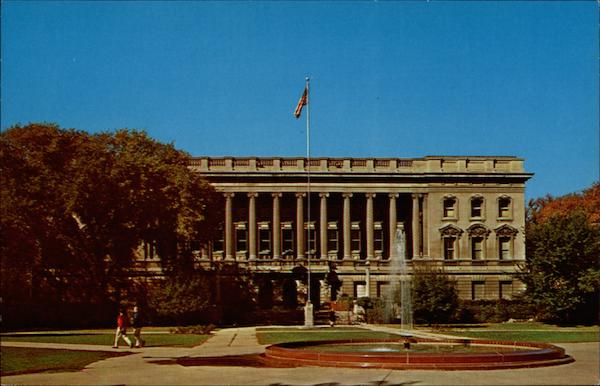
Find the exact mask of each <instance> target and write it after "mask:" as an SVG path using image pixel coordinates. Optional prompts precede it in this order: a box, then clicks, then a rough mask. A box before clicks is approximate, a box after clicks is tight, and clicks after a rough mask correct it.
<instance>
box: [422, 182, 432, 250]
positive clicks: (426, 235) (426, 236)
mask: <svg viewBox="0 0 600 386" xmlns="http://www.w3.org/2000/svg"><path fill="white" fill-rule="evenodd" d="M428 197H429V196H428V195H427V194H423V222H422V224H421V229H422V231H423V256H428V257H429V256H430V254H429V208H428V206H427V199H428Z"/></svg>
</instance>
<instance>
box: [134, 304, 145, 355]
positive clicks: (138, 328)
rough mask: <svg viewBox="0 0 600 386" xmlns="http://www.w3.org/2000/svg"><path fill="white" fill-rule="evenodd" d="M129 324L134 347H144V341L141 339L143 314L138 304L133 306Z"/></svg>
mask: <svg viewBox="0 0 600 386" xmlns="http://www.w3.org/2000/svg"><path fill="white" fill-rule="evenodd" d="M131 326H132V327H133V337H134V338H135V347H144V345H145V344H146V341H145V340H143V339H142V337H141V334H142V327H144V320H143V316H142V314H141V312H140V309H139V307H138V306H135V307H133V315H132V317H131Z"/></svg>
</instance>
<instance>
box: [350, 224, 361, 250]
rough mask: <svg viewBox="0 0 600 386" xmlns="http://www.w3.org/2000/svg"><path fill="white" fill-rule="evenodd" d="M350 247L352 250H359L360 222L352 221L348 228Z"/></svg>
mask: <svg viewBox="0 0 600 386" xmlns="http://www.w3.org/2000/svg"><path fill="white" fill-rule="evenodd" d="M350 249H351V250H352V252H360V224H359V223H358V222H354V223H352V225H351V228H350Z"/></svg>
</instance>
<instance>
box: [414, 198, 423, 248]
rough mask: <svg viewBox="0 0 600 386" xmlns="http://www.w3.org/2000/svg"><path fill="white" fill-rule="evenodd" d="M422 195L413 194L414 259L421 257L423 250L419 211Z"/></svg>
mask: <svg viewBox="0 0 600 386" xmlns="http://www.w3.org/2000/svg"><path fill="white" fill-rule="evenodd" d="M420 197H421V195H420V194H412V239H413V242H412V245H413V258H415V257H419V255H420V250H421V221H420V214H421V213H420V211H419V198H420Z"/></svg>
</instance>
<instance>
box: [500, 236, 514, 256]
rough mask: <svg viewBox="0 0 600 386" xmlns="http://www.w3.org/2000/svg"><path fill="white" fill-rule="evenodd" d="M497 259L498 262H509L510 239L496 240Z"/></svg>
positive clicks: (503, 237) (502, 237) (501, 238)
mask: <svg viewBox="0 0 600 386" xmlns="http://www.w3.org/2000/svg"><path fill="white" fill-rule="evenodd" d="M498 257H499V259H500V260H510V258H511V257H512V256H511V255H510V237H506V236H501V237H499V238H498Z"/></svg>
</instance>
